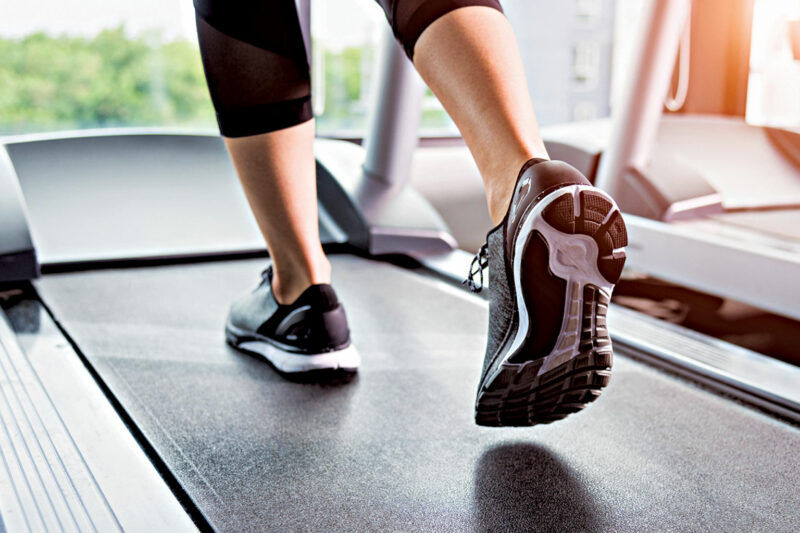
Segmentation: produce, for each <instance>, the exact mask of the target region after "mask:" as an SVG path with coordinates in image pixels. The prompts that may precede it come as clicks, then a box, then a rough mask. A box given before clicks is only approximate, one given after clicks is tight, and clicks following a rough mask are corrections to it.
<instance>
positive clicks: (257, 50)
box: [195, 0, 330, 303]
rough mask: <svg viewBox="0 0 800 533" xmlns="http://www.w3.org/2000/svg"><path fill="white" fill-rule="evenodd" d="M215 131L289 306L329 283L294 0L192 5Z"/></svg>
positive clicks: (201, 0) (214, 0)
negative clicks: (222, 141)
mask: <svg viewBox="0 0 800 533" xmlns="http://www.w3.org/2000/svg"><path fill="white" fill-rule="evenodd" d="M195 7H196V9H197V14H198V17H197V30H198V37H199V41H200V49H201V53H202V57H203V66H204V68H205V71H206V78H207V80H208V85H209V90H210V93H211V97H212V101H213V103H214V107H215V109H216V111H217V118H218V121H219V125H220V132H221V133H222V136H223V138H224V139H225V144H226V146H227V147H228V151H229V152H230V155H231V159H232V160H233V163H234V166H235V167H236V171H237V174H238V175H239V178H240V181H241V183H242V187H243V189H244V191H245V194H246V196H247V199H248V201H249V203H250V206H251V208H252V210H253V214H254V216H255V218H256V221H257V223H258V226H259V228H260V230H261V232H262V234H263V236H264V239H265V241H266V243H267V247H268V249H269V252H270V257H271V258H272V264H273V269H274V273H273V274H274V275H273V280H272V285H273V290H274V292H275V296H276V298H277V300H278V301H279V302H281V303H291V302H293V301H294V300H295V299H296V298H297V297H298V296H299V295H300V294H301V293H302V292H303V291H304V290H305V289H306V288H307V287H309V286H310V285H312V284H315V283H329V282H330V264H329V263H328V261H327V259H326V258H325V255H324V253H323V251H322V246H321V245H320V241H319V229H318V223H317V196H316V169H315V163H314V155H313V140H314V121H313V119H312V114H311V106H310V94H311V83H310V76H309V69H308V62H307V59H306V52H305V47H304V44H303V40H302V35H301V32H300V27H299V22H298V20H297V13H296V10H295V5H294V1H293V0H270V1H269V2H235V1H233V0H195Z"/></svg>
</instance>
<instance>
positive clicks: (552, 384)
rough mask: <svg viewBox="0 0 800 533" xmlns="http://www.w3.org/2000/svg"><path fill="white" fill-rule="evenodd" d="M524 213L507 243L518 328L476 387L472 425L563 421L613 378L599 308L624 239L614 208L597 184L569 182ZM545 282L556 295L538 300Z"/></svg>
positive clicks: (619, 263) (604, 306)
mask: <svg viewBox="0 0 800 533" xmlns="http://www.w3.org/2000/svg"><path fill="white" fill-rule="evenodd" d="M524 216H525V217H526V218H525V219H524V220H523V222H522V224H521V227H520V230H519V232H518V236H517V237H516V240H515V243H514V247H515V250H514V263H515V264H514V266H513V279H514V289H515V293H516V305H517V316H518V319H519V321H518V327H517V331H516V333H515V336H514V338H513V340H512V341H511V346H510V348H509V349H508V350H507V351H506V352H505V353H506V355H505V357H503V358H502V360H501V361H499V362H497V361H496V362H494V363H493V364H492V365H491V366H490V367H489V369H488V371H487V372H486V375H485V376H484V380H483V382H482V384H481V386H480V388H479V392H478V398H477V402H476V415H475V421H476V423H477V424H478V425H483V426H532V425H536V424H547V423H549V422H553V421H555V420H560V419H562V418H564V417H566V416H568V415H569V414H571V413H574V412H577V411H580V410H581V409H583V408H584V407H586V406H587V405H588V404H589V403H591V402H593V401H594V400H595V399H597V397H598V396H600V392H601V390H602V389H603V388H604V387H605V386H606V385H608V383H609V381H610V378H611V364H612V359H613V354H612V348H611V339H610V337H609V335H608V329H607V327H606V313H607V311H608V305H609V302H610V300H611V292H612V290H613V288H614V284H615V283H616V282H617V281H618V280H619V277H620V275H621V273H622V267H623V265H624V263H625V252H624V250H623V248H624V247H625V246H627V244H628V237H627V233H626V230H625V224H624V222H623V221H622V216H621V214H620V211H619V208H618V207H617V206H616V204H615V203H614V201H613V200H612V199H611V198H610V197H609V196H608V195H607V194H605V193H604V192H603V191H601V190H599V189H597V188H595V187H591V186H584V185H573V186H568V187H564V188H561V189H558V190H557V191H555V192H553V193H550V194H549V195H548V196H546V197H545V198H543V199H542V200H541V201H539V202H538V203H536V204H535V205H534V206H533V207H532V208H531V211H530V212H529V213H527V214H526V215H524ZM544 287H547V291H548V294H550V295H555V296H556V297H552V296H551V297H550V298H549V300H548V299H547V298H544V299H542V298H538V299H537V297H540V296H541V294H542V292H543V291H544V289H543V288H544ZM542 300H545V301H542ZM559 306H560V307H561V309H562V312H561V315H560V317H559V316H558V315H557V314H555V313H554V312H553V307H555V308H556V309H557V308H559ZM537 327H538V328H539V331H537ZM543 328H544V329H546V330H547V331H541V330H542V329H543ZM555 332H557V335H556V334H555ZM543 338H544V340H543ZM545 345H546V346H547V348H545V351H544V352H542V347H543V346H545Z"/></svg>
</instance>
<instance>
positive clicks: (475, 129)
mask: <svg viewBox="0 0 800 533" xmlns="http://www.w3.org/2000/svg"><path fill="white" fill-rule="evenodd" d="M413 60H414V65H415V66H416V68H417V70H418V71H419V73H420V75H421V76H422V78H423V79H424V80H425V82H426V83H427V84H428V86H429V87H430V88H431V90H432V91H433V93H434V94H435V95H436V96H437V97H438V98H439V100H440V101H441V102H442V105H443V106H444V108H445V109H446V110H447V112H448V113H449V114H450V116H451V117H452V119H453V121H454V122H455V123H456V125H457V126H458V128H459V130H460V131H461V134H462V136H463V137H464V140H465V142H466V143H467V146H468V147H469V149H470V151H471V153H472V156H473V157H474V159H475V162H476V163H477V165H478V169H479V170H480V172H481V176H482V177H483V180H484V183H485V186H486V196H487V202H488V204H489V214H490V216H491V218H492V220H493V221H494V222H495V224H497V223H499V222H500V220H501V219H502V218H503V216H504V215H505V213H506V210H507V209H508V205H509V201H510V199H511V193H512V190H513V187H514V182H515V180H516V177H517V173H518V172H519V169H520V168H521V167H522V165H523V164H524V163H525V162H526V161H528V160H529V159H531V158H542V159H547V158H548V155H547V150H546V149H545V146H544V142H543V141H542V137H541V135H540V134H539V128H538V125H537V123H536V117H535V116H534V112H533V105H532V104H531V99H530V95H529V93H528V85H527V82H526V80H525V72H524V70H523V66H522V59H521V58H520V54H519V50H518V48H517V43H516V39H515V37H514V32H513V30H512V29H511V25H510V24H509V22H508V19H506V17H505V16H504V15H503V13H501V12H500V11H498V10H496V9H492V8H490V7H485V6H471V7H464V8H460V9H456V10H453V11H450V12H449V13H447V14H446V15H444V16H442V17H440V18H438V19H436V20H435V21H434V22H433V23H432V24H431V25H430V26H428V27H427V28H426V29H425V30H424V31H423V32H422V34H421V35H420V36H419V39H418V40H417V41H416V46H415V47H414V53H413Z"/></svg>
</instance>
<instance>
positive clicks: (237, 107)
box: [194, 0, 502, 137]
mask: <svg viewBox="0 0 800 533" xmlns="http://www.w3.org/2000/svg"><path fill="white" fill-rule="evenodd" d="M319 1H323V2H324V1H326V0H319ZM377 2H378V3H379V4H380V6H381V7H382V8H383V11H384V12H385V13H386V18H387V19H388V20H389V23H390V24H391V26H392V30H393V31H394V35H395V37H397V39H398V41H400V43H401V44H402V45H403V48H404V49H405V51H406V54H407V55H408V57H409V58H411V59H413V55H414V45H415V44H416V42H417V39H418V38H419V36H420V35H422V32H423V31H424V30H425V28H427V27H428V26H429V25H430V24H431V23H432V22H433V21H434V20H436V19H437V18H439V17H441V16H442V15H445V14H446V13H449V12H450V11H453V10H454V9H458V8H461V7H467V6H488V7H492V8H495V9H497V10H499V11H501V12H502V8H501V7H500V2H499V0H377ZM194 6H195V11H196V15H197V35H198V38H199V41H200V53H201V55H202V58H203V68H204V69H205V73H206V81H207V82H208V89H209V92H210V93H211V101H212V102H213V103H214V108H215V109H216V112H217V122H218V123H219V129H220V132H221V133H222V135H223V136H225V137H244V136H247V135H257V134H260V133H267V132H270V131H275V130H279V129H283V128H288V127H289V126H294V125H297V124H300V123H302V122H305V121H307V120H309V119H310V118H312V116H313V115H312V111H311V77H310V74H309V68H308V60H307V58H306V50H305V45H304V43H303V36H302V32H301V30H300V22H299V19H298V16H297V9H296V7H295V2H294V0H194Z"/></svg>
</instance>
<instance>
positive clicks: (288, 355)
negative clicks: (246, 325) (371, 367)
mask: <svg viewBox="0 0 800 533" xmlns="http://www.w3.org/2000/svg"><path fill="white" fill-rule="evenodd" d="M227 327H228V329H229V330H230V331H231V332H232V333H234V334H235V335H238V336H247V335H248V333H247V332H246V331H244V330H241V329H239V328H237V327H235V326H233V325H231V324H228V326H227ZM237 348H239V349H242V350H245V351H248V352H254V353H257V354H259V355H261V356H263V357H264V358H266V359H267V360H268V361H269V362H270V363H272V364H273V365H274V366H275V368H277V369H278V370H280V371H281V372H284V373H286V374H294V373H297V372H309V371H312V370H337V369H347V370H354V369H356V368H358V367H359V366H360V365H361V355H360V354H359V353H358V350H356V348H355V346H353V345H352V344H351V345H350V346H348V347H347V348H343V349H341V350H336V351H334V352H323V353H318V354H297V353H292V352H287V351H285V350H281V349H280V348H278V347H276V346H274V345H272V344H270V343H268V342H265V341H259V340H251V341H245V342H241V343H239V344H237Z"/></svg>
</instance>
